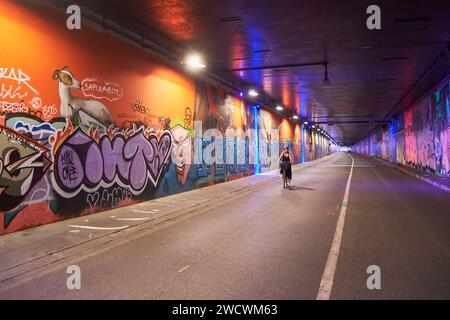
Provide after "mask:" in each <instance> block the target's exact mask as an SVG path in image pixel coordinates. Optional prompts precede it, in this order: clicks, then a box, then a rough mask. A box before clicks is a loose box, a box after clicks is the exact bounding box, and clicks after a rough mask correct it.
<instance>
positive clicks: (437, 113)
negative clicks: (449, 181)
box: [354, 78, 450, 176]
mask: <svg viewBox="0 0 450 320" xmlns="http://www.w3.org/2000/svg"><path fill="white" fill-rule="evenodd" d="M449 87H450V81H449V79H448V78H447V79H444V80H443V81H442V82H441V83H440V84H439V85H438V86H437V87H436V88H434V89H433V90H432V91H433V93H432V94H430V95H428V96H426V97H424V98H423V99H421V100H419V101H418V102H416V103H415V104H414V105H412V106H411V107H409V108H408V109H406V110H405V111H404V112H403V113H401V114H399V115H398V116H397V117H395V118H394V120H393V121H392V122H391V123H389V125H386V126H384V127H380V128H378V129H377V131H376V132H375V133H374V134H372V135H370V136H369V137H368V138H366V139H364V140H362V141H360V142H358V143H357V144H356V145H355V147H354V149H355V151H356V152H360V153H363V154H366V155H370V156H374V157H378V158H381V159H385V160H389V161H391V162H395V163H399V164H402V165H405V166H410V167H414V168H417V169H420V170H422V171H424V172H427V173H430V174H435V175H439V176H450V152H449V150H450V136H449V135H450V107H449Z"/></svg>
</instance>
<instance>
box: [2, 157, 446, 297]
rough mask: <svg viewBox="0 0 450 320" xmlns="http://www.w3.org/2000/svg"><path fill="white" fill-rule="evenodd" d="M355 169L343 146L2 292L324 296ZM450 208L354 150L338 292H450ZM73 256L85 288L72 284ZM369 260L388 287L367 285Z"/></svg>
mask: <svg viewBox="0 0 450 320" xmlns="http://www.w3.org/2000/svg"><path fill="white" fill-rule="evenodd" d="M350 166H351V158H350V156H348V155H347V154H338V155H336V156H334V157H331V158H330V159H328V160H325V161H323V162H321V163H320V164H318V165H315V166H312V167H309V168H306V169H305V170H303V171H301V172H299V173H295V174H294V177H293V181H292V187H291V188H290V189H285V190H283V189H282V182H281V179H280V181H279V183H274V184H270V185H267V186H264V187H263V188H261V189H259V190H256V191H254V192H251V193H248V194H246V195H243V196H241V197H239V198H236V199H235V200H232V201H228V202H226V203H223V204H218V205H217V206H215V207H213V208H211V209H209V210H206V211H203V212H200V213H198V214H192V215H189V216H185V217H183V218H180V219H176V220H174V221H171V222H170V223H167V224H163V225H161V226H160V227H158V228H155V229H154V230H152V231H151V232H147V233H142V235H140V236H137V237H132V236H131V235H130V239H129V240H128V241H123V242H121V243H120V244H111V245H110V246H108V247H106V248H103V249H102V250H98V252H93V253H91V254H89V255H87V256H84V257H83V258H79V259H75V260H74V261H67V262H64V264H61V265H60V266H59V267H57V268H54V269H52V270H50V271H47V272H44V273H42V274H37V275H36V276H34V277H33V278H32V279H30V280H27V281H25V282H21V283H18V284H16V285H14V286H11V287H7V288H0V299H18V298H20V299H316V297H317V294H318V290H319V285H320V283H321V279H322V276H323V273H324V268H325V265H326V263H327V258H328V255H329V251H330V247H331V244H332V241H333V236H334V233H335V230H336V225H337V220H338V216H339V212H340V209H341V203H342V201H343V197H344V191H345V187H346V184H347V180H348V177H349V171H350ZM217 190H218V192H220V188H217ZM186 195H187V196H188V195H189V194H186ZM449 208H450V196H449V194H448V193H446V192H444V191H441V190H439V189H437V188H435V187H433V186H431V185H429V184H426V183H425V182H422V181H420V180H418V179H416V178H414V177H411V176H408V175H405V174H403V173H401V172H398V171H396V170H395V169H394V168H391V167H388V166H386V165H385V164H383V163H381V162H378V161H376V160H370V159H366V158H360V157H355V163H354V169H353V177H352V180H351V185H350V193H349V200H348V204H347V213H346V218H345V223H344V228H343V235H342V242H341V245H340V250H339V258H338V260H337V265H336V271H335V274H334V279H332V280H333V286H332V291H331V297H330V298H331V299H412V298H424V299H450V232H449V226H450V209H449ZM131 232H132V231H131ZM72 263H75V264H77V265H78V266H79V267H80V269H81V289H80V290H68V289H67V288H66V279H67V277H68V276H69V275H68V274H66V267H67V266H68V265H69V264H72ZM371 265H376V266H379V268H380V279H381V289H380V290H376V289H375V290H369V289H368V288H367V285H366V281H367V278H368V277H369V276H370V275H369V274H368V273H367V272H366V271H367V268H368V267H369V266H371Z"/></svg>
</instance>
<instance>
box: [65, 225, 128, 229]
mask: <svg viewBox="0 0 450 320" xmlns="http://www.w3.org/2000/svg"><path fill="white" fill-rule="evenodd" d="M69 227H71V228H80V229H91V230H120V229H125V228H128V226H123V227H114V228H107V227H91V226H78V225H74V224H71V225H69Z"/></svg>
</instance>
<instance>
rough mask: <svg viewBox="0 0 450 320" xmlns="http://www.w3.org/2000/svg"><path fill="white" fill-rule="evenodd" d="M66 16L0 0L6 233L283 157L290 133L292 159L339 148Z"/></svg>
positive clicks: (233, 175)
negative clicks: (72, 26)
mask: <svg viewBox="0 0 450 320" xmlns="http://www.w3.org/2000/svg"><path fill="white" fill-rule="evenodd" d="M65 19H66V17H65V16H64V15H63V14H62V13H60V12H58V11H54V10H52V9H44V8H40V7H38V5H36V7H34V6H33V7H26V6H22V5H20V4H19V3H17V2H15V1H9V0H5V1H1V2H0V26H1V28H0V38H1V39H2V50H0V234H3V233H9V232H13V231H16V230H20V229H23V228H27V227H31V226H36V225H41V224H45V223H50V222H54V221H58V220H61V219H66V218H70V217H74V216H80V215H86V214H91V213H94V212H98V211H101V210H106V209H110V208H116V207H120V206H125V205H129V204H133V203H136V202H139V201H145V200H149V199H154V198H157V197H162V196H166V195H170V194H174V193H178V192H184V191H188V190H192V189H195V188H199V187H203V186H208V185H212V184H215V183H220V182H224V181H230V180H234V179H238V178H241V177H244V176H248V175H252V174H255V173H259V172H261V171H267V170H270V169H275V168H277V167H278V161H277V159H278V156H279V154H280V152H281V147H282V146H283V145H287V146H288V147H289V149H290V150H291V152H292V154H293V158H294V159H293V161H294V162H295V163H299V162H301V161H302V159H305V160H313V159H317V158H319V157H322V156H324V155H327V154H329V153H330V152H331V150H330V149H329V148H327V147H326V146H327V145H328V142H327V141H325V140H323V139H322V138H319V137H317V136H315V135H312V136H308V137H306V135H305V134H304V133H303V132H304V128H302V127H300V126H299V125H298V124H297V125H296V124H294V123H293V122H290V121H288V120H287V119H283V118H281V117H279V116H277V115H275V114H273V113H271V112H269V111H267V110H265V109H263V108H259V107H257V106H254V105H252V104H249V103H247V102H246V101H244V100H242V99H239V98H237V97H235V96H233V95H231V94H229V93H227V92H226V90H225V89H224V88H222V87H220V86H217V85H214V84H211V83H207V82H205V81H203V80H194V79H192V78H190V77H189V76H187V75H186V74H184V73H182V72H180V71H177V70H175V69H173V68H171V67H169V66H168V65H167V64H165V63H164V62H163V61H159V60H157V59H156V58H154V57H152V56H150V55H149V54H148V53H146V52H144V51H142V50H141V49H140V48H138V47H135V46H132V45H131V44H128V43H125V42H122V41H121V40H119V39H116V38H115V37H113V36H111V35H108V34H106V33H103V32H99V31H97V30H94V29H90V28H89V27H87V26H83V28H82V30H77V31H69V30H67V29H66V28H65V27H64V26H65ZM25 22H26V23H25ZM305 139H310V141H309V142H308V143H306V142H305ZM256 140H258V141H259V140H261V141H263V142H262V143H257V144H256V146H255V145H254V144H253V143H254V142H255V141H256ZM305 153H306V154H307V155H306V156H304V155H305ZM198 154H200V155H202V156H203V155H204V154H207V155H209V158H212V159H213V160H215V161H212V162H211V161H209V160H210V159H209V158H208V157H207V158H200V161H193V160H194V159H195V158H196V157H197V156H198ZM208 159H209V160H208ZM219 160H220V161H219Z"/></svg>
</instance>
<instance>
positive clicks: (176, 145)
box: [171, 125, 194, 185]
mask: <svg viewBox="0 0 450 320" xmlns="http://www.w3.org/2000/svg"><path fill="white" fill-rule="evenodd" d="M171 133H172V137H173V142H172V161H174V163H175V166H176V173H177V181H178V183H180V184H182V185H184V184H185V183H186V179H187V176H188V174H189V170H190V168H191V166H192V161H193V157H194V152H193V144H192V137H191V134H190V132H189V131H188V130H187V129H185V128H183V127H182V126H181V125H176V126H175V127H173V128H172V129H171Z"/></svg>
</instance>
